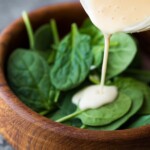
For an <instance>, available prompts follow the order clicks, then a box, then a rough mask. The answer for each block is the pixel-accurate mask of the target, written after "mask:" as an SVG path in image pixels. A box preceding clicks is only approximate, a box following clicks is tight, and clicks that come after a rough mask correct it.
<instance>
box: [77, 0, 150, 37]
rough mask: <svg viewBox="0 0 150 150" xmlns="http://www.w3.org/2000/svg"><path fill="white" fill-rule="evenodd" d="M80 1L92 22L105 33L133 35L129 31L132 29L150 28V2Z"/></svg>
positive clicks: (129, 0) (134, 0)
mask: <svg viewBox="0 0 150 150" xmlns="http://www.w3.org/2000/svg"><path fill="white" fill-rule="evenodd" d="M80 1H81V4H82V6H83V7H84V9H85V11H86V12H87V14H88V15H89V17H90V19H91V20H92V22H93V23H94V24H95V25H96V26H97V27H98V28H99V29H100V30H102V31H103V33H107V34H113V33H115V32H119V31H124V32H130V33H131V32H132V30H129V28H131V27H133V28H135V27H136V28H137V26H138V25H140V28H147V27H148V28H149V26H150V0H80ZM143 22H144V24H145V25H144V24H143ZM141 23H142V25H141ZM133 28H132V29H133ZM140 28H138V29H137V30H136V31H139V30H140ZM136 31H135V30H134V32H136Z"/></svg>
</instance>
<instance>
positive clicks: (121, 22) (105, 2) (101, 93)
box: [72, 0, 150, 110]
mask: <svg viewBox="0 0 150 150" xmlns="http://www.w3.org/2000/svg"><path fill="white" fill-rule="evenodd" d="M80 2H81V4H82V6H83V7H84V9H85V11H86V12H87V14H88V15H89V17H90V19H91V21H92V22H93V23H94V24H95V26H97V27H98V28H99V29H100V30H101V31H102V32H103V34H104V39H105V50H104V58H103V65H102V74H101V83H100V85H93V86H88V87H86V88H85V89H83V90H81V91H79V92H78V93H76V94H75V95H74V96H73V99H72V102H73V103H74V104H75V105H77V106H79V108H80V109H82V110H84V109H94V108H98V107H101V106H103V105H105V104H107V103H111V102H113V101H114V100H115V99H116V97H117V95H118V90H117V88H116V87H115V86H105V85H104V84H105V76H106V71H107V61H108V54H109V41H110V37H111V35H112V34H113V33H116V32H126V33H134V32H141V31H145V30H148V29H150V0H80Z"/></svg>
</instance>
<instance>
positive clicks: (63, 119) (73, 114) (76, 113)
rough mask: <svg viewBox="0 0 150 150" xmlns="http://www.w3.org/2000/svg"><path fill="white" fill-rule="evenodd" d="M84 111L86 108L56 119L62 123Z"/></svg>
mask: <svg viewBox="0 0 150 150" xmlns="http://www.w3.org/2000/svg"><path fill="white" fill-rule="evenodd" d="M84 111H85V110H79V111H75V112H74V113H72V114H70V115H68V116H65V117H63V118H60V119H58V120H56V122H59V123H61V122H64V121H67V120H69V119H72V118H74V117H75V116H77V115H79V114H81V113H82V112H84Z"/></svg>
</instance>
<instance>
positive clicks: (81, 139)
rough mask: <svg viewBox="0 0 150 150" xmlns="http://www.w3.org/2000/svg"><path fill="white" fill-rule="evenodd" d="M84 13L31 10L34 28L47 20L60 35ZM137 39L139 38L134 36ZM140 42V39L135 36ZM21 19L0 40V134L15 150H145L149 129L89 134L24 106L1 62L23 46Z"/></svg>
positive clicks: (64, 7) (67, 8)
mask: <svg viewBox="0 0 150 150" xmlns="http://www.w3.org/2000/svg"><path fill="white" fill-rule="evenodd" d="M85 17H86V14H85V12H84V10H83V9H82V7H81V6H80V4H79V3H65V4H58V5H54V6H48V7H44V8H40V9H38V10H35V11H33V12H32V13H31V14H30V19H31V22H32V25H33V27H34V29H36V28H37V27H39V26H40V25H41V24H43V23H46V22H48V21H49V20H50V18H55V19H56V20H57V22H58V26H59V31H60V32H61V34H62V35H63V34H64V33H65V32H67V31H68V30H70V24H71V23H72V22H77V23H78V24H80V23H81V22H83V20H84V18H85ZM138 36H139V35H138ZM139 38H142V39H141V40H142V42H143V41H145V40H144V36H139ZM27 43H28V39H27V33H26V29H25V26H24V23H23V20H22V19H19V20H17V21H15V22H14V23H13V24H12V25H10V26H9V27H8V28H6V30H4V32H3V33H1V37H0V133H1V134H3V136H4V137H5V138H6V139H7V140H8V141H9V142H10V143H11V144H12V146H13V147H14V148H15V149H17V150H27V149H30V150H32V149H35V150H47V149H50V150H74V149H78V150H80V149H81V150H97V149H98V150H102V149H104V150H105V149H106V150H107V149H111V150H113V149H114V150H127V149H136V150H137V149H140V150H141V149H143V150H146V149H149V147H150V126H144V127H140V128H137V129H129V130H117V131H92V130H84V129H78V128H75V127H69V126H65V125H63V124H59V123H55V122H53V121H51V120H49V119H47V118H45V117H43V116H40V115H39V114H37V113H36V112H34V111H32V110H31V109H30V108H28V107H27V106H25V105H24V104H23V103H22V102H21V101H20V100H19V99H18V98H17V97H16V96H15V94H14V93H13V92H12V91H11V89H10V87H9V85H8V84H7V81H6V78H5V66H6V65H5V62H6V61H7V58H8V55H9V54H10V53H11V52H12V51H13V50H14V49H15V48H17V47H27Z"/></svg>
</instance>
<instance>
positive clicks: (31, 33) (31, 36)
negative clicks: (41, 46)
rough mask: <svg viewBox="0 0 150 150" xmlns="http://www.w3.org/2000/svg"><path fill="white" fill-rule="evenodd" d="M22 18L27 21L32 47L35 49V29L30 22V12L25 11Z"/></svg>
mask: <svg viewBox="0 0 150 150" xmlns="http://www.w3.org/2000/svg"><path fill="white" fill-rule="evenodd" d="M22 18H23V20H24V23H25V26H26V29H27V33H28V37H29V43H30V48H31V49H33V48H34V34H33V29H32V27H31V23H30V20H29V17H28V14H27V12H26V11H23V13H22Z"/></svg>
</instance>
